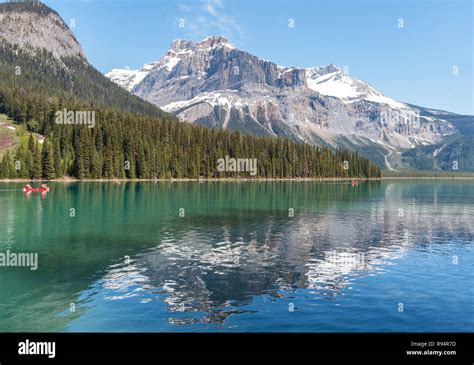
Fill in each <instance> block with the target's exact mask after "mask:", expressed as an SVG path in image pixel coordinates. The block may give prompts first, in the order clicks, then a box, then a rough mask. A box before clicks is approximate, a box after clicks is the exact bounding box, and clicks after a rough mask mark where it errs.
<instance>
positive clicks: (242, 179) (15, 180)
mask: <svg viewBox="0 0 474 365" xmlns="http://www.w3.org/2000/svg"><path fill="white" fill-rule="evenodd" d="M352 180H356V181H358V182H361V181H383V180H474V174H473V175H472V176H413V177H410V176H397V177H395V176H382V177H370V178H366V177H364V178H361V177H347V178H346V177H325V178H315V177H314V178H313V177H311V178H201V179H199V178H179V179H82V180H80V179H74V178H63V179H53V180H30V179H0V182H1V183H44V182H49V183H82V182H102V183H118V182H120V183H126V182H133V183H136V182H278V181H288V182H324V181H349V182H350V181H352Z"/></svg>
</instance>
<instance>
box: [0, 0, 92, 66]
mask: <svg viewBox="0 0 474 365" xmlns="http://www.w3.org/2000/svg"><path fill="white" fill-rule="evenodd" d="M0 39H4V40H5V41H6V42H8V43H11V44H15V45H18V46H19V47H21V48H22V49H24V50H27V51H29V52H32V53H35V52H36V50H37V49H46V50H48V51H50V52H51V53H52V54H53V56H54V57H56V58H58V59H60V58H61V57H69V56H75V57H81V58H83V59H86V56H85V54H84V51H83V50H82V47H81V46H80V44H79V43H78V41H77V40H76V38H75V37H74V35H73V34H72V32H71V31H70V30H69V28H68V26H67V25H66V24H65V22H64V21H63V19H61V17H60V16H59V14H58V13H56V12H55V11H54V10H52V9H50V8H49V7H48V6H46V5H44V4H42V3H40V2H28V3H2V4H0Z"/></svg>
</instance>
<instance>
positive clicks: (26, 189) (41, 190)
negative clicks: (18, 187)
mask: <svg viewBox="0 0 474 365" xmlns="http://www.w3.org/2000/svg"><path fill="white" fill-rule="evenodd" d="M48 191H49V188H48V187H47V186H46V185H43V186H41V187H40V188H33V187H31V186H30V185H26V186H25V187H24V188H23V192H24V193H38V192H39V193H44V192H48Z"/></svg>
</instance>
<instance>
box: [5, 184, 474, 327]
mask: <svg viewBox="0 0 474 365" xmlns="http://www.w3.org/2000/svg"><path fill="white" fill-rule="evenodd" d="M19 188H20V185H19V184H0V207H1V208H0V221H1V222H2V223H1V224H2V229H1V232H0V253H5V252H6V251H7V250H9V251H11V252H35V253H38V257H39V266H38V270H37V271H32V270H30V269H29V268H19V267H0V288H1V291H0V331H3V332H5V331H152V332H160V331H180V332H181V331H259V332H260V331H296V332H302V331H303V332H304V331H310V332H318V331H349V332H357V331H364V332H365V331H397V332H398V331H469V332H472V331H473V330H474V289H473V285H472V283H473V282H474V182H468V181H422V182H420V181H391V182H373V183H363V184H361V185H359V186H358V187H356V188H352V187H351V186H350V184H349V185H346V184H341V183H334V184H331V183H309V182H299V183H295V182H273V183H260V182H256V183H176V184H171V183H127V184H122V185H115V184H112V183H100V184H99V183H73V184H53V186H52V189H51V192H50V193H49V194H48V195H47V196H46V197H45V198H44V199H42V198H41V196H36V195H31V196H29V197H28V199H26V198H25V196H24V195H23V194H22V193H20V192H19ZM71 208H74V209H75V213H76V214H75V217H71V216H70V209H71ZM183 215H184V216H183ZM71 308H73V309H74V310H71Z"/></svg>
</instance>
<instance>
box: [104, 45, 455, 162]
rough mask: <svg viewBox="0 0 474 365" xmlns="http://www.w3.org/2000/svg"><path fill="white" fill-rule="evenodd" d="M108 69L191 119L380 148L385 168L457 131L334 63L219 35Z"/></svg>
mask: <svg viewBox="0 0 474 365" xmlns="http://www.w3.org/2000/svg"><path fill="white" fill-rule="evenodd" d="M107 76H108V77H109V78H110V79H111V80H113V81H115V82H116V83H117V84H119V85H121V86H122V87H124V88H126V89H127V90H130V91H131V92H132V93H134V94H136V95H138V96H140V97H141V98H143V99H145V100H147V101H150V102H152V103H154V104H155V105H157V106H159V107H160V108H162V109H163V110H165V111H167V112H171V113H174V114H175V115H177V116H178V117H180V118H181V119H183V120H185V121H188V122H191V123H197V124H201V125H205V126H208V127H217V128H228V129H233V130H240V131H242V132H249V133H254V134H260V135H273V136H283V137H288V138H291V139H293V140H298V141H304V142H307V143H311V144H318V145H320V144H326V145H331V146H334V147H337V146H344V147H347V148H353V149H357V150H360V151H361V153H364V152H367V151H369V150H370V151H371V153H372V152H373V151H376V152H375V153H378V154H379V156H378V157H376V159H377V160H379V161H381V163H382V164H385V165H386V167H387V168H392V167H393V166H392V165H393V164H394V162H393V161H392V162H390V160H392V159H393V157H394V156H396V155H397V154H399V151H400V150H402V149H409V148H413V147H416V146H420V145H430V144H434V143H438V142H439V141H440V140H441V139H442V138H443V136H445V135H448V134H451V133H453V132H454V130H455V128H454V127H453V126H452V125H451V124H450V123H449V122H447V121H444V120H438V119H435V118H430V117H421V116H419V114H418V110H417V109H416V108H414V107H411V106H408V105H406V104H404V103H400V102H398V101H395V100H393V99H390V98H388V97H386V96H384V95H383V94H382V93H380V92H379V91H377V90H376V89H375V88H373V87H372V86H370V85H369V84H367V83H366V82H364V81H360V80H356V79H354V78H352V77H350V76H349V75H347V74H346V73H345V72H344V70H343V69H341V68H338V67H336V66H334V65H328V66H324V67H312V68H307V69H303V68H297V67H283V66H278V65H276V64H275V63H273V62H270V61H268V60H264V59H262V58H259V57H256V56H254V55H251V54H249V53H247V52H244V51H242V50H240V49H237V48H235V47H233V46H232V45H231V44H230V43H229V42H228V40H227V39H225V38H224V37H221V36H216V37H208V38H206V39H204V40H203V41H201V42H193V41H188V40H175V41H173V43H172V44H171V47H170V49H169V50H168V51H167V52H166V53H165V55H164V56H163V57H162V58H161V59H160V60H158V61H156V62H152V63H148V64H146V65H145V66H144V67H143V68H142V69H140V70H136V71H130V70H117V69H116V70H112V71H111V72H110V73H108V74H107ZM366 154H367V153H366Z"/></svg>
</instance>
